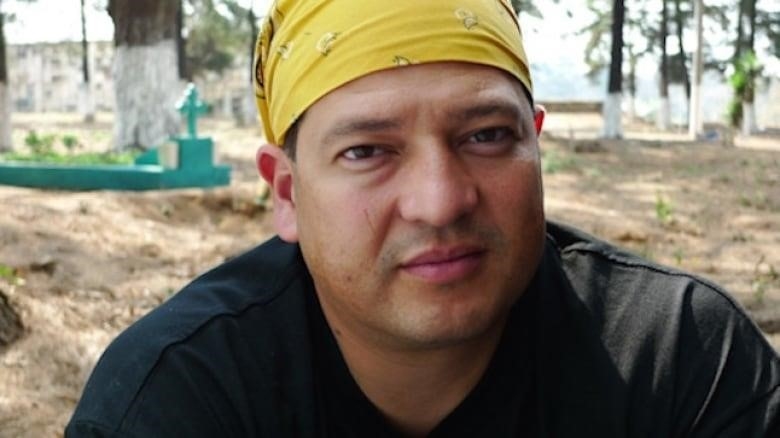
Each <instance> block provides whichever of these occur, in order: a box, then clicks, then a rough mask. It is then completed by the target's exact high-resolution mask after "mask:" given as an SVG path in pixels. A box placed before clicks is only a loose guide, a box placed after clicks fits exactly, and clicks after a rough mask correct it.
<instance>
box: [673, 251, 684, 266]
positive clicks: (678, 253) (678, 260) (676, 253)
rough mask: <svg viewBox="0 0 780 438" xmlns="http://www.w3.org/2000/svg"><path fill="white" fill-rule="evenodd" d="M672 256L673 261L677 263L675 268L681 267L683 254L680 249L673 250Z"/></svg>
mask: <svg viewBox="0 0 780 438" xmlns="http://www.w3.org/2000/svg"><path fill="white" fill-rule="evenodd" d="M672 256H674V261H675V263H677V266H681V265H682V261H683V258H685V253H684V252H683V250H682V248H677V249H675V250H674V253H672Z"/></svg>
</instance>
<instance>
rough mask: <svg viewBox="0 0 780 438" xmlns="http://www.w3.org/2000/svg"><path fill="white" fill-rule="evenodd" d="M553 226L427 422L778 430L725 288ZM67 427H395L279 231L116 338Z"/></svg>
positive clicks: (464, 430)
mask: <svg viewBox="0 0 780 438" xmlns="http://www.w3.org/2000/svg"><path fill="white" fill-rule="evenodd" d="M547 237H548V238H547V242H546V246H545V251H544V255H543V260H542V262H541V264H540V267H539V269H538V271H537V273H536V275H535V277H534V280H533V281H532V284H531V286H529V288H528V290H527V291H526V292H525V294H524V295H523V296H522V298H521V299H520V300H519V301H518V302H517V303H516V304H515V305H514V306H513V309H512V312H511V315H510V318H509V321H508V323H507V326H506V328H505V331H504V334H503V336H502V339H501V342H500V343H499V346H498V348H497V350H496V352H495V354H494V356H493V358H492V359H491V362H490V365H489V366H488V370H487V371H486V372H485V374H484V376H483V377H482V379H481V381H480V382H479V383H478V384H477V386H476V387H475V388H474V390H472V391H471V393H470V394H468V396H467V397H466V398H465V399H464V400H463V402H462V403H461V404H460V405H459V406H458V407H457V408H456V409H455V410H454V411H453V412H452V413H450V415H449V416H447V417H446V418H445V419H444V420H443V421H442V422H441V423H440V424H439V425H438V427H437V428H436V429H435V430H434V432H433V433H432V434H431V436H432V437H458V436H464V437H472V436H479V437H516V436H525V437H528V436H531V437H536V436H539V437H574V436H576V437H591V436H592V437H682V436H686V437H687V436H695V437H715V436H717V437H740V438H743V437H780V359H778V356H777V355H776V353H775V352H774V351H773V350H772V348H771V347H770V346H769V345H768V344H767V342H766V340H765V339H764V338H763V336H762V335H761V333H760V332H759V331H758V329H757V328H756V326H755V325H754V324H753V323H752V322H751V321H750V320H749V319H748V317H747V316H746V315H745V313H744V312H743V311H742V310H741V309H740V308H739V306H737V305H736V304H735V302H734V301H733V300H732V299H731V298H730V297H729V296H727V295H726V294H725V293H724V292H723V291H721V290H720V289H719V288H717V287H716V286H713V285H711V284H709V283H707V282H705V281H702V280H700V279H697V278H695V277H692V276H691V275H688V274H685V273H681V272H678V271H674V270H671V269H668V268H665V267H661V266H658V265H654V264H651V263H649V262H647V261H644V260H641V259H639V258H637V257H634V256H631V255H629V254H627V253H624V252H622V251H620V250H617V249H615V248H613V247H611V246H609V245H608V244H605V243H603V242H600V241H598V240H595V239H593V238H592V237H590V236H587V235H585V234H583V233H581V232H578V231H576V230H574V229H571V228H567V227H563V226H560V225H556V224H553V223H549V224H548V236H547ZM66 436H67V437H98V436H99V437H108V436H111V437H175V436H183V437H184V436H186V437H338V438H348V437H393V436H398V435H397V434H396V432H395V431H393V430H392V428H391V427H390V426H389V425H388V423H387V422H386V421H385V419H384V418H383V417H382V415H381V414H380V413H379V411H378V410H377V408H376V407H375V406H373V405H372V404H371V402H370V401H369V400H368V399H367V398H366V396H365V395H364V394H363V393H362V392H361V391H360V388H359V387H358V385H357V384H356V382H355V381H354V379H353V378H352V376H351V375H350V373H349V371H348V368H347V366H346V364H345V363H344V359H343V357H342V355H341V353H340V351H339V349H338V346H337V344H336V341H335V339H334V338H333V335H332V333H331V331H330V328H329V327H328V324H327V322H326V321H325V319H324V316H323V314H322V312H321V309H320V306H319V304H318V302H317V298H316V294H315V292H314V287H313V284H312V280H311V277H310V276H309V274H308V271H307V269H306V266H305V264H304V262H303V259H302V257H301V255H300V251H299V249H298V247H297V246H296V245H290V244H286V243H284V242H282V241H280V240H279V239H277V238H275V239H272V240H270V241H268V242H266V243H265V244H263V245H261V246H259V247H258V248H255V249H254V250H252V251H250V252H248V253H246V254H244V255H242V256H239V257H237V258H235V259H233V260H231V261H229V262H227V263H225V264H223V265H221V266H219V267H217V268H216V269H214V270H212V271H210V272H208V273H206V274H205V275H203V276H201V277H200V278H198V279H197V280H195V281H194V282H193V283H191V284H190V285H189V286H187V287H186V288H185V289H184V290H182V291H181V292H179V293H178V294H176V295H175V296H174V297H173V298H171V299H170V300H169V301H168V302H166V303H164V304H163V305H162V306H160V307H159V308H158V309H156V310H154V311H153V312H151V313H150V314H149V315H147V316H145V317H144V318H142V319H141V320H139V321H138V322H137V323H136V324H134V325H133V326H131V327H130V328H129V329H127V330H126V331H125V332H124V333H123V334H122V335H120V336H119V337H118V338H117V339H116V340H115V341H114V342H113V343H112V344H111V345H110V346H109V348H108V349H107V350H106V352H105V353H104V355H103V356H102V358H101V359H100V361H99V362H98V364H97V366H96V368H95V370H94V371H93V374H92V376H91V377H90V379H89V381H88V383H87V385H86V387H85V389H84V394H83V396H82V398H81V400H80V402H79V405H78V407H77V409H76V412H75V413H74V415H73V418H72V419H71V422H70V424H69V425H68V427H67V429H66Z"/></svg>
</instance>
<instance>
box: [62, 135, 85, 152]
mask: <svg viewBox="0 0 780 438" xmlns="http://www.w3.org/2000/svg"><path fill="white" fill-rule="evenodd" d="M62 145H63V146H65V149H67V150H68V152H70V153H73V150H74V149H76V148H79V147H81V142H79V138H78V137H76V136H75V135H71V134H66V135H63V136H62Z"/></svg>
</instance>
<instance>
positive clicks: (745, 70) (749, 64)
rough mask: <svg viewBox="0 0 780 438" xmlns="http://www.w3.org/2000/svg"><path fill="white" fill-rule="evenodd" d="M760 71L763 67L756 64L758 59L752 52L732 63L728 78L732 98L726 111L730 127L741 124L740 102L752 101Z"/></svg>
mask: <svg viewBox="0 0 780 438" xmlns="http://www.w3.org/2000/svg"><path fill="white" fill-rule="evenodd" d="M762 70H763V66H762V65H761V64H760V63H759V62H758V58H756V54H755V52H753V51H752V50H751V51H748V52H747V53H745V54H744V55H742V56H741V57H740V58H739V59H738V60H737V61H736V62H735V63H734V73H732V74H731V76H730V77H729V84H731V88H732V90H734V97H733V98H732V100H731V101H730V102H729V104H728V107H727V109H726V115H727V117H728V121H729V123H730V124H731V126H734V127H736V126H739V124H740V123H741V122H742V116H743V114H742V102H752V101H753V98H754V96H755V93H756V79H757V78H758V77H759V76H760V75H761V71H762Z"/></svg>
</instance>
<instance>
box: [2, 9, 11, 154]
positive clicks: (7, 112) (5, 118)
mask: <svg viewBox="0 0 780 438" xmlns="http://www.w3.org/2000/svg"><path fill="white" fill-rule="evenodd" d="M12 147H13V145H12V144H11V99H10V96H9V95H8V68H7V66H6V62H5V33H4V31H3V14H2V13H0V152H3V151H10V150H11V149H12Z"/></svg>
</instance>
